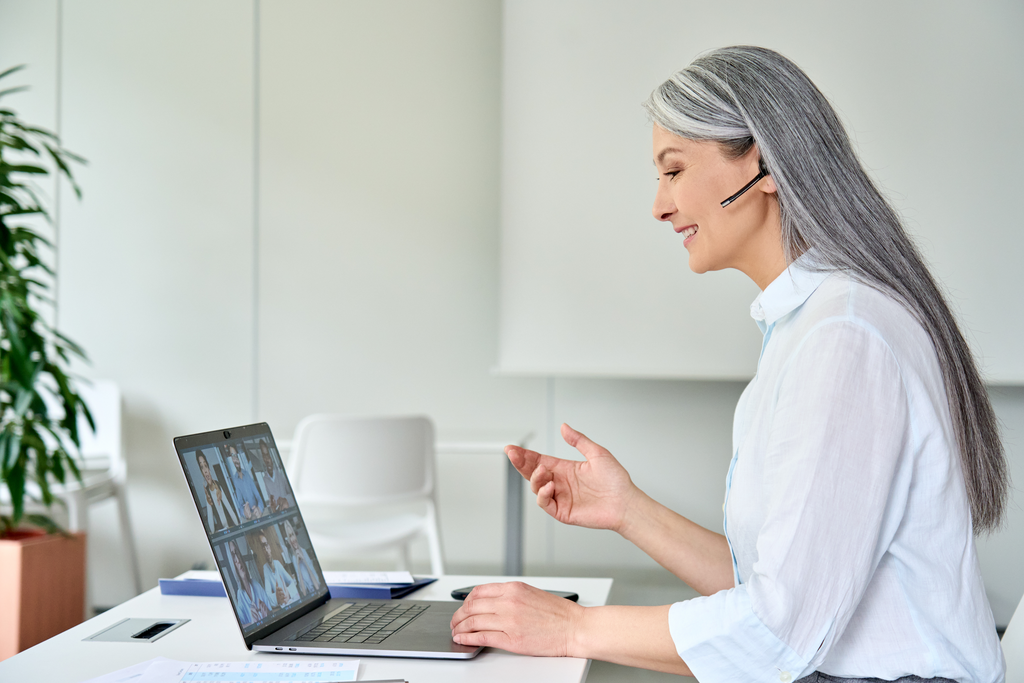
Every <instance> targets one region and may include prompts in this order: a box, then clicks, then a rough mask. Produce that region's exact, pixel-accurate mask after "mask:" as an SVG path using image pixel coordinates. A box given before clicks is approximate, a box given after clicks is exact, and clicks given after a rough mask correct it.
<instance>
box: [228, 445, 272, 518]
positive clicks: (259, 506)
mask: <svg viewBox="0 0 1024 683" xmlns="http://www.w3.org/2000/svg"><path fill="white" fill-rule="evenodd" d="M228 459H229V460H231V464H232V465H233V466H234V474H232V475H231V483H232V484H233V485H234V487H235V502H237V503H238V518H239V519H246V520H251V519H259V518H260V517H262V516H263V509H264V506H263V501H261V500H260V494H259V490H258V489H257V488H256V482H255V481H253V478H252V473H251V472H248V471H246V470H245V469H244V468H243V467H242V459H241V457H240V456H239V455H238V449H237V448H235V446H234V445H230V446H228ZM268 511H269V510H268Z"/></svg>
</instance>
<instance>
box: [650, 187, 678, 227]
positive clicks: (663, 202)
mask: <svg viewBox="0 0 1024 683" xmlns="http://www.w3.org/2000/svg"><path fill="white" fill-rule="evenodd" d="M675 211H676V207H675V204H674V203H673V202H672V198H671V197H670V196H669V193H668V192H666V191H664V190H663V189H662V186H661V183H660V182H659V183H658V191H657V192H656V193H655V194H654V206H653V207H652V208H651V214H653V215H654V217H655V218H656V219H658V220H659V221H667V220H671V219H672V214H673V213H675Z"/></svg>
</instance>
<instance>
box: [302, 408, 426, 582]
mask: <svg viewBox="0 0 1024 683" xmlns="http://www.w3.org/2000/svg"><path fill="white" fill-rule="evenodd" d="M287 470H288V478H289V479H290V480H291V483H292V487H293V488H294V489H295V497H296V499H297V500H298V502H299V504H300V505H301V507H302V516H303V518H304V519H305V521H306V527H307V529H308V531H309V536H310V540H312V542H313V547H314V548H316V550H317V554H319V555H323V556H331V555H336V556H343V555H350V554H352V553H353V552H357V551H362V550H377V549H383V548H389V547H397V548H398V549H399V551H400V563H401V568H403V569H409V567H410V563H409V546H410V544H411V543H412V541H413V540H415V539H416V538H417V537H418V536H420V535H424V536H425V537H426V540H427V545H428V547H429V550H430V567H431V571H432V572H433V573H434V574H436V575H442V574H444V558H443V555H442V551H441V532H440V528H439V525H438V520H437V498H436V493H435V487H434V425H433V423H432V422H431V421H430V420H429V419H428V418H426V417H365V418H358V417H346V416H342V415H311V416H309V417H307V418H305V419H303V420H302V421H301V422H300V423H299V424H298V426H297V427H296V428H295V437H294V439H293V440H292V452H291V456H290V457H289V459H288V466H287Z"/></svg>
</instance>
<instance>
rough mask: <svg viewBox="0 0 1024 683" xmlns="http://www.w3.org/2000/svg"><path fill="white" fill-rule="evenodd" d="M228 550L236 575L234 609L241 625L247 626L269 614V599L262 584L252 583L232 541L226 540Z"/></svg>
mask: <svg viewBox="0 0 1024 683" xmlns="http://www.w3.org/2000/svg"><path fill="white" fill-rule="evenodd" d="M228 552H229V553H230V554H231V563H232V564H233V565H234V566H235V575H236V576H237V577H238V592H237V593H236V594H235V609H236V610H237V611H238V619H239V621H241V623H242V626H248V625H250V624H254V623H256V622H257V621H260V620H262V619H265V618H266V617H267V615H268V614H270V599H269V598H267V593H266V591H264V590H263V586H261V585H259V584H258V583H254V582H253V581H252V579H251V578H250V577H249V570H248V569H247V568H246V566H245V562H243V561H242V556H241V555H240V554H239V552H238V547H237V546H236V545H235V542H234V541H228Z"/></svg>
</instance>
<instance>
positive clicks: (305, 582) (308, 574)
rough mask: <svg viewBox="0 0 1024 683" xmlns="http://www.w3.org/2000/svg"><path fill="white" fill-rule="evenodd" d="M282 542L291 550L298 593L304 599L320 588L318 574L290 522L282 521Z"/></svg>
mask: <svg viewBox="0 0 1024 683" xmlns="http://www.w3.org/2000/svg"><path fill="white" fill-rule="evenodd" d="M284 540H285V542H286V543H287V544H288V547H289V548H290V549H291V555H292V564H293V565H294V566H295V574H296V576H297V577H298V579H299V593H300V594H301V595H302V596H303V597H305V596H307V595H309V594H310V593H311V592H313V591H315V590H317V589H319V588H320V573H319V572H317V571H316V569H314V568H313V560H311V559H310V557H309V553H307V552H306V549H305V548H303V547H302V546H301V545H299V536H298V534H296V533H295V528H294V527H292V523H291V520H287V519H286V520H285V521H284Z"/></svg>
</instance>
